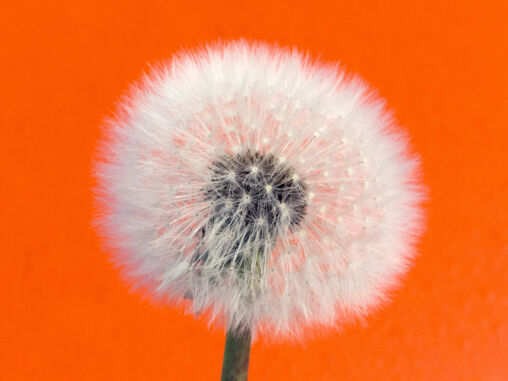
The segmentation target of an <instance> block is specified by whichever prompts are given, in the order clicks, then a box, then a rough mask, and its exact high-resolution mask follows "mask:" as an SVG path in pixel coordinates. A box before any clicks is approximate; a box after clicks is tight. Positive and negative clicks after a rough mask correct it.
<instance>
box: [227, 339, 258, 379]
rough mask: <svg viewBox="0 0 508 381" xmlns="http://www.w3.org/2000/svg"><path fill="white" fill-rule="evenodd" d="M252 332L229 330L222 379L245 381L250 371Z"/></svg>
mask: <svg viewBox="0 0 508 381" xmlns="http://www.w3.org/2000/svg"><path fill="white" fill-rule="evenodd" d="M250 343H251V333H250V331H249V330H244V331H235V330H228V331H227V333H226V344H225V346H224V360H223V362H222V376H221V381H245V380H247V374H248V372H249V355H250Z"/></svg>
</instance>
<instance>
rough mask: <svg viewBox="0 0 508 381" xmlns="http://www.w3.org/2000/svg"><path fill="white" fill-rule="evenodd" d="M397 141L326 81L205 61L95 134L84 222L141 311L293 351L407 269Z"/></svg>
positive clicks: (410, 169)
mask: <svg viewBox="0 0 508 381" xmlns="http://www.w3.org/2000/svg"><path fill="white" fill-rule="evenodd" d="M406 141H407V137H406V136H405V135H404V134H402V133H401V132H396V125H395V124H394V121H393V119H392V118H391V117H390V115H389V114H388V113H387V112H386V111H385V109H384V106H383V101H382V100H380V99H378V98H376V97H375V96H374V95H373V94H372V92H370V91H369V90H368V88H367V87H366V85H365V84H364V83H363V82H362V81H360V80H359V79H358V78H347V77H346V76H345V74H344V72H343V71H342V70H341V69H339V68H337V67H336V66H327V65H323V64H320V63H312V62H310V61H309V59H308V58H306V57H305V56H302V55H301V54H300V53H298V52H296V51H290V50H285V49H280V48H272V47H270V46H267V45H264V44H248V43H246V42H242V41H240V42H232V43H229V44H225V45H220V46H219V45H217V46H210V47H207V48H205V49H202V50H199V51H196V52H194V53H193V54H181V55H179V56H178V57H175V58H173V59H172V60H170V61H169V62H168V63H167V64H165V65H162V66H161V67H160V68H159V69H157V70H154V71H153V72H152V73H151V74H150V75H148V76H147V77H146V78H144V79H143V80H142V81H141V82H140V83H139V84H138V85H137V86H136V87H135V90H134V91H133V92H132V93H131V95H130V96H129V97H127V98H125V100H124V102H123V103H122V105H121V107H120V112H119V116H118V117H117V118H116V119H114V120H112V121H111V122H110V123H108V126H107V133H106V137H105V138H104V139H103V141H102V143H101V146H100V158H99V159H98V160H97V165H96V177H97V180H98V187H97V192H96V194H97V200H98V201H99V206H100V215H99V217H98V219H97V222H98V225H99V226H100V228H101V233H102V235H103V236H104V237H105V239H106V242H107V244H109V247H110V248H112V249H113V250H112V251H113V252H114V253H115V256H114V261H115V263H116V264H118V265H119V266H120V267H121V268H122V269H123V272H124V274H125V275H126V276H127V277H128V278H129V280H130V281H131V282H132V284H133V285H134V286H135V287H136V288H139V287H141V288H143V289H145V290H146V291H147V292H148V294H149V295H150V296H151V297H153V298H154V299H156V300H163V301H173V302H176V303H179V302H182V303H183V304H184V305H186V306H187V307H188V309H189V310H190V311H192V312H206V313H207V316H208V317H209V319H210V321H211V322H212V321H218V322H221V323H223V324H225V325H226V326H227V327H228V328H232V329H246V328H249V329H251V330H253V332H254V334H259V333H266V336H267V337H268V338H271V339H277V338H287V337H294V338H299V337H302V335H301V334H302V333H303V332H304V331H305V332H308V330H306V329H307V328H312V327H320V326H328V327H331V326H337V325H339V326H340V325H341V324H342V323H344V322H346V321H349V320H352V319H354V318H358V317H363V316H364V315H366V314H367V313H368V312H369V311H371V310H372V309H373V308H375V307H376V306H378V305H379V304H380V302H382V301H384V300H385V299H386V297H387V293H388V292H389V291H390V290H391V289H392V288H393V287H394V286H395V285H396V284H397V280H398V279H399V277H400V276H401V275H402V274H404V273H405V272H406V270H407V269H408V265H409V263H410V260H411V259H412V258H413V256H414V244H415V240H416V238H417V237H418V236H419V234H420V233H421V230H422V228H421V227H422V223H421V222H422V218H421V213H420V207H419V205H420V203H421V200H422V189H421V187H420V185H419V184H418V181H417V171H418V162H417V160H416V159H415V158H414V157H413V156H411V155H409V154H408V151H407V148H406ZM367 184H368V186H367Z"/></svg>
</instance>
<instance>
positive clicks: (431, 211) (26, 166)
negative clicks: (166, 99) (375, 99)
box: [0, 0, 508, 381]
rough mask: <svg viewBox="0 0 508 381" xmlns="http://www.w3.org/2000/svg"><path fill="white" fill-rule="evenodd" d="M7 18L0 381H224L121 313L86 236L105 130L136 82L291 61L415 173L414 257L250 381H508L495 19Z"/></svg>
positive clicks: (204, 351) (202, 360)
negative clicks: (366, 302)
mask: <svg viewBox="0 0 508 381" xmlns="http://www.w3.org/2000/svg"><path fill="white" fill-rule="evenodd" d="M1 8H2V14H1V16H0V18H1V20H0V47H1V49H0V70H1V72H0V74H1V75H0V81H1V86H0V105H1V106H0V107H1V110H0V111H1V112H0V126H1V129H2V131H1V135H0V152H1V160H0V173H1V177H0V179H1V180H0V181H1V184H0V196H1V204H2V205H1V209H0V213H1V224H2V226H1V227H0V236H1V245H2V260H1V263H0V290H1V291H0V293H1V294H0V295H1V301H0V303H1V307H0V308H1V309H2V310H1V311H0V352H1V353H0V379H5V380H25V379H31V380H56V379H65V380H96V379H105V380H128V379H132V380H180V379H181V380H186V379H187V380H192V379H202V380H210V379H211V380H216V379H218V378H219V375H220V370H221V362H222V350H223V344H224V335H223V333H222V332H220V331H218V330H212V331H210V330H208V329H207V326H206V324H205V322H203V321H196V320H194V318H193V317H191V316H183V315H182V313H181V312H180V311H178V310H176V309H174V308H170V307H169V308H160V307H154V306H151V305H150V304H149V303H148V302H146V301H143V300H142V299H141V298H140V297H139V296H138V295H133V294H130V293H129V292H128V290H127V288H126V287H125V286H124V285H123V284H122V283H121V281H120V280H119V277H118V274H117V273H116V271H114V270H113V269H112V266H111V265H110V263H109V262H108V259H107V255H106V254H105V253H104V252H102V251H101V250H100V248H99V243H98V239H97V238H96V235H95V233H94V231H93V230H92V229H91V227H90V219H91V216H92V207H91V201H92V196H91V192H90V187H91V185H92V183H93V182H92V179H91V176H90V167H91V154H92V151H93V149H94V147H95V144H96V142H97V139H98V138H99V126H100V124H101V121H102V120H103V118H104V117H105V116H106V115H110V114H111V112H112V110H113V109H114V103H115V101H117V100H118V98H119V96H120V95H121V94H122V93H123V92H124V91H125V90H126V89H127V86H128V84H129V83H131V82H132V81H133V80H135V79H137V78H138V77H139V75H140V74H141V73H142V71H143V70H145V69H147V63H154V62H157V61H159V60H160V59H162V58H165V57H168V56H170V55H171V54H172V53H174V52H175V51H176V50H178V49H179V48H180V47H194V46H196V45H198V44H199V43H201V42H206V41H211V40H215V39H216V38H219V37H220V38H224V39H226V38H236V37H247V38H251V39H263V40H267V41H270V42H273V41H278V42H279V43H280V44H282V45H295V46H298V47H299V48H301V49H304V50H308V51H309V52H310V53H311V54H313V55H320V56H321V57H322V58H324V59H326V60H331V61H336V60H341V61H342V62H343V64H344V65H345V66H346V67H347V68H348V69H349V70H351V71H354V72H357V73H359V74H360V75H362V76H363V77H364V78H365V79H366V80H367V81H368V82H370V83H371V84H372V85H373V86H374V87H375V88H377V89H378V90H379V92H380V94H381V95H382V96H383V97H385V98H386V99H387V100H388V104H389V106H390V107H391V108H392V109H394V110H395V113H396V116H397V118H398V119H399V120H400V122H401V123H402V124H403V125H405V126H407V128H408V129H409V132H410V134H411V136H412V137H413V146H414V148H415V149H416V150H417V151H418V152H419V153H420V154H421V155H422V158H423V170H424V180H425V183H426V184H427V185H428V187H429V188H430V201H429V203H428V205H427V213H428V230H427V233H426V234H425V236H424V237H423V240H422V242H421V244H420V251H421V256H420V257H418V259H417V260H416V262H415V265H414V267H413V268H412V270H411V271H410V273H409V274H408V276H407V277H406V281H405V283H404V286H403V287H402V288H401V289H400V290H399V291H398V292H397V293H396V295H395V298H394V301H393V303H391V304H390V305H388V306H386V308H384V309H383V310H382V311H380V312H378V313H376V314H375V315H374V316H372V317H370V318H369V319H368V321H367V323H366V324H364V325H356V326H354V327H348V328H346V329H345V330H344V332H343V333H342V334H329V335H326V336H323V337H321V338H318V339H315V340H312V341H309V342H307V343H306V344H305V345H304V346H302V345H291V344H283V345H272V346H268V345H266V344H263V343H256V344H255V345H254V346H253V349H252V353H251V368H250V375H249V377H250V379H251V380H281V379H288V380H289V379H290V380H412V381H416V380H447V381H448V380H450V381H451V380H507V379H508V359H507V353H508V347H507V343H508V324H507V319H508V300H507V286H508V259H507V258H508V239H507V238H508V235H507V230H508V229H507V225H508V224H507V211H508V203H507V201H508V198H507V189H508V181H507V177H508V176H507V172H508V171H507V163H508V145H507V143H508V141H507V135H508V74H507V73H508V59H507V54H508V53H507V52H508V27H507V26H506V17H507V14H508V7H507V5H506V1H498V2H495V1H490V0H488V1H473V2H467V1H456V2H448V3H446V4H443V1H442V0H425V1H421V2H414V1H408V0H401V1H391V2H387V1H329V2H324V1H312V2H311V1H308V2H304V1H297V0H292V1H287V2H283V1H262V0H258V1H255V2H252V3H246V2H244V1H241V0H238V1H235V2H223V1H218V2H204V1H194V0H188V1H183V2H179V3H175V2H172V1H170V0H163V1H138V2H134V1H103V0H101V1H98V0H94V1H68V0H66V1H61V2H57V1H50V2H42V1H37V2H35V1H34V2H9V3H5V2H4V4H2V7H1Z"/></svg>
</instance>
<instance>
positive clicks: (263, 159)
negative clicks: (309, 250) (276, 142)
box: [205, 150, 307, 238]
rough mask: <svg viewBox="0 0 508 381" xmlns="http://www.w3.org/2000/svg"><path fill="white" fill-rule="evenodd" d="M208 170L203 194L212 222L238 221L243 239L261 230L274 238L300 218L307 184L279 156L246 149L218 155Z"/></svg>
mask: <svg viewBox="0 0 508 381" xmlns="http://www.w3.org/2000/svg"><path fill="white" fill-rule="evenodd" d="M210 170H211V177H210V182H209V184H208V186H207V187H206V189H205V193H206V198H207V199H208V200H209V201H211V205H212V208H211V213H212V214H211V216H210V217H211V221H212V222H213V223H216V224H222V225H224V226H227V225H230V224H241V227H242V228H244V232H245V238H248V237H249V236H250V235H252V234H261V233H262V232H265V233H264V234H268V235H270V237H266V238H275V237H274V235H276V234H277V232H279V231H281V229H282V230H285V229H287V228H289V229H291V230H293V229H294V228H295V227H296V226H297V225H298V224H299V223H300V222H301V221H302V219H303V217H304V215H305V210H306V207H307V187H306V185H305V183H304V182H303V181H302V179H300V178H299V177H298V175H297V174H296V172H295V171H294V170H293V169H292V168H291V167H290V166H288V165H287V164H286V163H285V161H284V159H283V158H279V157H276V156H274V155H273V154H270V153H265V154H261V153H259V152H253V151H250V150H248V151H245V152H242V153H237V154H228V155H224V156H222V157H220V158H219V159H217V160H216V161H214V162H213V163H212V164H211V166H210ZM264 224H266V225H264ZM260 225H261V227H260ZM219 230H220V227H219Z"/></svg>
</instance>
